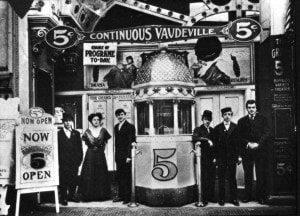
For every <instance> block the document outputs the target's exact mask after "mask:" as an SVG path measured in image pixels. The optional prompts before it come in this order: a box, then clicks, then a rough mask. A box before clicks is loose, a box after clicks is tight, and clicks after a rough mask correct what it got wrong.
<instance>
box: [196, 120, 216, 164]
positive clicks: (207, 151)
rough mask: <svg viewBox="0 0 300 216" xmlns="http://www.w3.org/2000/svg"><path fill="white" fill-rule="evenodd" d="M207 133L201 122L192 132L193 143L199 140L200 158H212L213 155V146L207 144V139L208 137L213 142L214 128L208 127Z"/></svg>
mask: <svg viewBox="0 0 300 216" xmlns="http://www.w3.org/2000/svg"><path fill="white" fill-rule="evenodd" d="M209 131H210V132H209V133H208V131H207V128H206V127H205V126H204V125H203V124H202V125H201V126H200V127H196V128H195V129H194V132H193V136H192V139H193V143H194V144H195V143H196V142H198V141H200V142H201V145H200V147H201V158H202V160H212V159H213V158H214V157H215V155H214V147H211V146H209V143H208V141H207V139H210V140H211V141H212V142H213V136H214V129H213V128H212V127H209Z"/></svg>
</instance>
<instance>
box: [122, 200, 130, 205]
mask: <svg viewBox="0 0 300 216" xmlns="http://www.w3.org/2000/svg"><path fill="white" fill-rule="evenodd" d="M128 203H130V200H124V201H123V203H122V204H124V205H126V204H128Z"/></svg>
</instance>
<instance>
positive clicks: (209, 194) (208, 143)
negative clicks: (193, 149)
mask: <svg viewBox="0 0 300 216" xmlns="http://www.w3.org/2000/svg"><path fill="white" fill-rule="evenodd" d="M211 121H212V112H211V111H209V110H204V112H203V115H202V122H203V124H202V125H201V126H200V127H196V128H195V129H194V132H193V143H194V144H197V143H198V144H199V143H200V147H201V177H202V178H201V188H202V203H201V205H200V207H204V206H206V205H207V204H208V201H213V199H214V188H215V178H216V165H215V163H214V148H213V142H212V140H213V136H214V130H213V128H212V127H210V126H209V125H210V123H211Z"/></svg>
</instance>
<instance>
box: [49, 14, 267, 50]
mask: <svg viewBox="0 0 300 216" xmlns="http://www.w3.org/2000/svg"><path fill="white" fill-rule="evenodd" d="M261 30H262V28H261V26H260V24H259V23H258V22H257V21H255V20H253V19H249V18H241V19H237V20H235V21H233V22H229V23H228V24H227V25H225V26H169V25H150V26H139V27H131V28H124V29H116V30H106V31H98V32H81V31H78V30H77V29H74V28H71V27H69V26H56V27H54V28H52V29H50V30H49V31H48V32H47V34H46V36H45V40H46V42H47V44H48V45H49V46H51V47H53V48H56V49H67V48H70V47H72V46H75V45H77V44H78V43H80V42H132V43H154V42H167V41H176V40H188V39H193V38H199V37H208V36H217V37H230V38H232V39H233V40H236V41H240V42H246V41H251V40H253V39H255V38H256V37H257V36H258V35H259V34H260V32H261Z"/></svg>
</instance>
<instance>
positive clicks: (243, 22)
mask: <svg viewBox="0 0 300 216" xmlns="http://www.w3.org/2000/svg"><path fill="white" fill-rule="evenodd" d="M260 32H261V26H260V24H259V23H258V22H256V21H255V20H253V19H249V18H241V19H238V20H235V21H233V22H232V24H231V26H230V27H229V34H230V35H231V36H232V38H233V39H234V40H236V41H241V42H247V41H251V40H253V39H254V38H256V37H257V36H258V35H259V34H260Z"/></svg>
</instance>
